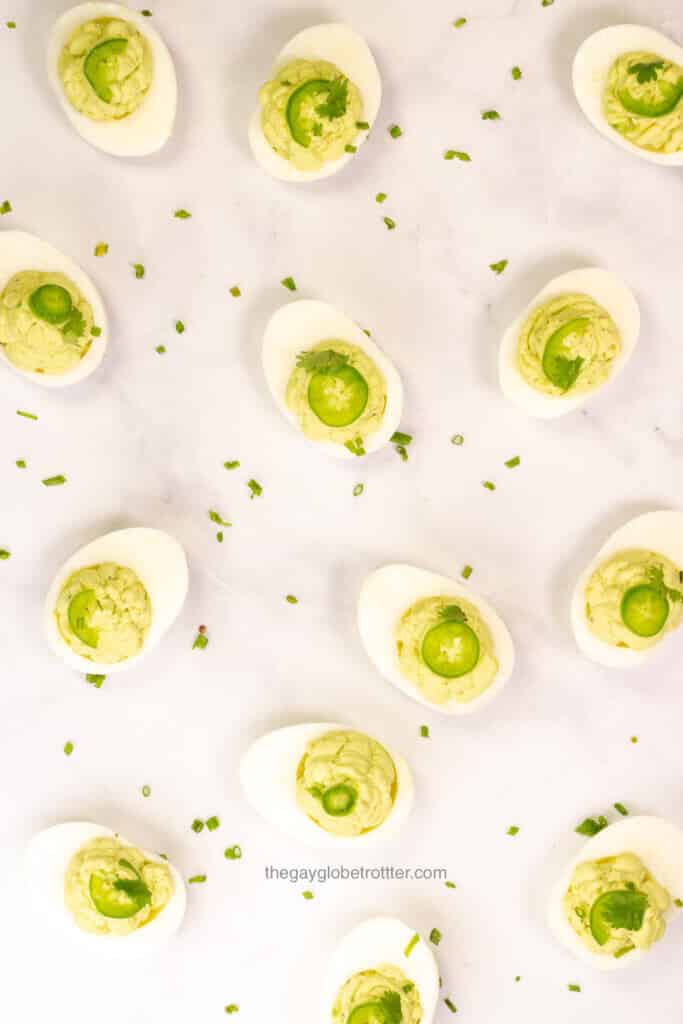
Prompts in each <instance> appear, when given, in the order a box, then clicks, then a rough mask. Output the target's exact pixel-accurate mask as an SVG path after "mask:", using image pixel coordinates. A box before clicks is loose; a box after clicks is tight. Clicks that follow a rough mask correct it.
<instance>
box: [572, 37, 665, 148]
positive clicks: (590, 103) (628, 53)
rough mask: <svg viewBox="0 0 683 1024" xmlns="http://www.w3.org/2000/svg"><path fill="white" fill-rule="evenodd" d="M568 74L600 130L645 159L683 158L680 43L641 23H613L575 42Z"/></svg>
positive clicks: (593, 121) (585, 110)
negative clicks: (571, 65)
mask: <svg viewBox="0 0 683 1024" xmlns="http://www.w3.org/2000/svg"><path fill="white" fill-rule="evenodd" d="M572 77H573V83H574V92H575V94H576V99H577V100H578V103H579V106H580V107H581V109H582V111H583V112H584V114H585V115H586V117H587V118H588V120H589V121H590V122H591V124H592V125H593V127H594V128H596V129H597V130H598V131H599V132H600V133H601V134H602V135H604V136H605V137H606V138H608V139H610V140H611V141H612V142H614V143H616V144H617V145H618V146H620V147H621V148H622V149H627V150H629V151H630V152H631V153H633V154H634V155H635V156H639V157H641V159H643V160H649V161H650V162H652V163H657V164H662V165H664V166H667V165H668V166H680V165H681V164H683V47H681V46H679V45H678V44H677V43H675V42H674V41H673V40H672V39H669V38H668V37H667V36H665V35H663V34H662V33H661V32H657V31H655V29H652V28H647V27H646V26H644V25H612V26H611V27H610V28H605V29H602V30H601V31H599V32H595V33H594V34H593V35H592V36H589V37H588V39H586V40H585V42H584V43H583V44H582V45H581V46H580V47H579V49H578V51H577V54H576V57H575V58H574V66H573V72H572Z"/></svg>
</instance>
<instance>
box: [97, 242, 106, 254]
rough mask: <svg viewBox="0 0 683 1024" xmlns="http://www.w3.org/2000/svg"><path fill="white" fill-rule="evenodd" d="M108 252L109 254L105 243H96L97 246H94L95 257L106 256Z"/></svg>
mask: <svg viewBox="0 0 683 1024" xmlns="http://www.w3.org/2000/svg"><path fill="white" fill-rule="evenodd" d="M108 252H109V246H108V245H107V243H106V242H98V243H97V245H96V246H95V255H96V256H106V255H107V253H108Z"/></svg>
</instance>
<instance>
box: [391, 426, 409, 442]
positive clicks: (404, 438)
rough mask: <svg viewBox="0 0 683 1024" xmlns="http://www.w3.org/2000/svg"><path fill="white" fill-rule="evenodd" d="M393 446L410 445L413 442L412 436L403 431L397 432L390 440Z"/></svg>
mask: <svg viewBox="0 0 683 1024" xmlns="http://www.w3.org/2000/svg"><path fill="white" fill-rule="evenodd" d="M389 440H390V441H391V443H392V444H402V445H409V444H410V442H411V441H412V440H413V435H412V434H404V433H403V432H402V431H401V430H395V431H394V433H393V434H392V435H391V437H390V438H389Z"/></svg>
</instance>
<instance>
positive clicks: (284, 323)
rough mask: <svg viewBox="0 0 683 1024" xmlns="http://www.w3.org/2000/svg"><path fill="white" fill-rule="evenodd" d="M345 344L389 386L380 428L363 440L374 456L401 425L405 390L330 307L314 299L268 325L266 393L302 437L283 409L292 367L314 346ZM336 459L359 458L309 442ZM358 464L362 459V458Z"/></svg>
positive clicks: (284, 310) (284, 309)
mask: <svg viewBox="0 0 683 1024" xmlns="http://www.w3.org/2000/svg"><path fill="white" fill-rule="evenodd" d="M326 340H330V341H332V340H336V341H346V342H349V343H350V344H353V345H357V346H358V348H361V349H363V351H364V352H366V353H367V355H368V356H369V357H370V359H372V360H373V361H374V362H375V363H376V364H377V366H378V368H379V369H380V370H381V371H382V373H383V374H384V378H385V381H386V385H387V405H386V409H385V410H384V416H383V419H382V424H381V426H380V427H379V429H378V430H375V431H374V432H373V433H372V434H368V436H367V438H365V440H364V447H365V451H366V453H367V454H368V455H369V454H370V453H371V452H374V451H377V449H378V448H381V447H382V446H383V445H385V444H386V443H387V442H388V441H389V439H390V437H391V435H392V434H393V433H394V431H395V430H397V429H398V426H399V424H400V420H401V415H402V413H403V385H402V383H401V378H400V376H399V374H398V371H397V369H396V367H395V366H394V365H393V363H392V362H391V361H390V360H389V359H388V358H387V356H385V354H384V353H383V352H382V350H381V349H380V348H379V347H378V346H377V345H376V344H375V343H374V341H372V339H371V338H369V337H368V336H367V334H365V333H364V332H363V330H362V329H361V328H360V327H359V326H358V324H357V323H354V321H353V320H350V319H349V317H347V316H345V315H344V314H343V313H340V312H339V311H338V310H336V309H335V308H334V306H330V305H328V303H326V302H319V301H317V300H314V299H299V300H298V301H297V302H290V303H288V304H287V305H285V306H281V307H280V309H278V310H277V311H276V312H275V313H274V314H273V316H272V317H271V318H270V320H269V321H268V324H267V326H266V330H265V333H264V335H263V349H262V360H263V370H264V373H265V376H266V381H267V383H268V387H269V388H270V391H271V394H272V395H273V398H274V399H275V402H276V404H277V406H278V408H279V409H280V411H281V412H282V413H283V415H284V416H285V417H286V418H287V419H288V420H289V422H290V423H292V424H293V425H294V426H295V427H296V429H297V430H298V432H299V433H300V434H302V436H304V437H305V435H303V433H302V430H301V427H300V425H299V420H298V418H297V417H296V416H295V415H294V413H293V412H291V410H290V409H289V408H288V407H287V400H286V393H287V384H288V382H289V378H290V376H291V374H292V371H293V370H294V368H295V367H296V359H297V356H298V355H299V353H300V352H304V351H306V350H307V349H310V348H312V347H313V346H315V345H318V344H319V343H320V342H321V341H326ZM306 440H308V441H309V443H311V444H314V445H316V447H319V448H321V449H323V450H324V451H325V453H326V454H328V455H333V456H335V457H336V458H340V459H356V460H358V459H359V456H357V455H354V454H353V453H352V452H350V451H349V450H348V448H345V447H344V445H343V444H336V443H335V442H334V441H311V440H310V439H309V438H306ZM361 461H362V457H361Z"/></svg>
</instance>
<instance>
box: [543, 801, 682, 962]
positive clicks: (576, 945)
mask: <svg viewBox="0 0 683 1024" xmlns="http://www.w3.org/2000/svg"><path fill="white" fill-rule="evenodd" d="M681 893H683V832H681V830H680V829H679V828H676V826H674V825H671V824H670V823H669V822H668V821H664V820H663V819H662V818H654V817H648V816H645V815H639V816H633V817H629V818H625V819H624V820H623V821H618V822H616V823H615V824H614V825H608V826H607V828H605V829H603V831H601V832H598V834H597V835H595V836H592V837H591V838H590V839H589V840H588V841H587V842H586V843H585V845H584V847H583V849H582V850H581V852H580V853H579V854H577V856H576V857H574V859H573V860H572V862H571V863H570V864H569V866H568V867H567V869H566V871H565V872H564V873H563V875H562V877H561V878H560V879H559V881H558V883H557V885H556V886H555V888H554V889H553V892H552V895H551V899H550V905H549V909H548V923H549V925H550V928H551V930H552V931H553V933H554V935H555V937H556V938H557V939H558V940H559V942H561V943H562V945H563V946H566V948H567V949H569V950H570V951H571V952H572V953H574V954H575V955H576V956H578V957H579V958H580V959H582V960H584V961H585V962H587V963H589V964H592V965H593V966H594V967H598V968H600V969H601V970H614V969H617V968H622V967H630V966H631V965H632V964H633V963H635V962H636V961H637V960H640V959H641V958H642V957H643V955H644V954H645V953H647V952H648V950H649V949H650V948H651V947H652V946H653V945H654V944H655V943H656V942H658V941H659V940H660V939H661V938H662V936H663V935H664V932H665V931H666V927H667V923H668V921H669V919H670V918H671V917H672V915H673V914H674V912H675V910H674V908H675V907H676V906H677V904H676V903H675V902H674V901H676V900H678V899H680V898H681Z"/></svg>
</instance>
